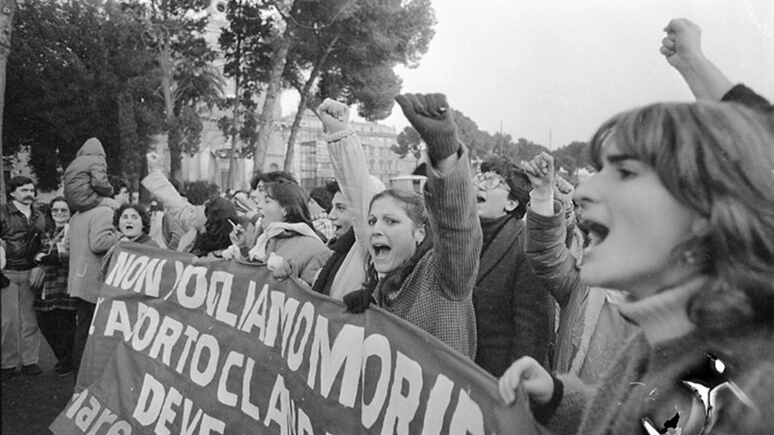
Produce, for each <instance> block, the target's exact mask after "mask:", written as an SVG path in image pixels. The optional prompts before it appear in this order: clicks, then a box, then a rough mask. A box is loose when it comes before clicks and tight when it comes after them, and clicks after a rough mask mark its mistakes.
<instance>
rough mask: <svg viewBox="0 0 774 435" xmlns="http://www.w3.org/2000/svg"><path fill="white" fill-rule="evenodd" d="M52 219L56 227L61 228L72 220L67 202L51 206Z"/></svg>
mask: <svg viewBox="0 0 774 435" xmlns="http://www.w3.org/2000/svg"><path fill="white" fill-rule="evenodd" d="M51 217H52V218H53V219H54V223H55V224H56V226H58V227H61V226H63V225H64V224H66V223H67V221H69V220H70V207H69V206H68V205H67V202H66V201H57V202H55V203H53V204H52V205H51Z"/></svg>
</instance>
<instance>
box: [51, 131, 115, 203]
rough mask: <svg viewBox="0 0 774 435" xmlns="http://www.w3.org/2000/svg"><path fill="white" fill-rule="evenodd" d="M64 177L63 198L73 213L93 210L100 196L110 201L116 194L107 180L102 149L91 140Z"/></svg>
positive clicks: (76, 156) (86, 143)
mask: <svg viewBox="0 0 774 435" xmlns="http://www.w3.org/2000/svg"><path fill="white" fill-rule="evenodd" d="M63 178H64V196H65V199H66V200H67V204H68V205H69V206H70V210H72V211H73V212H77V211H85V210H89V209H91V208H94V207H96V206H97V205H98V204H99V203H100V201H101V200H102V198H103V197H108V198H112V197H113V194H114V193H118V192H113V186H111V185H110V182H109V181H108V176H107V161H105V150H104V149H103V148H102V143H100V141H99V140H98V139H97V138H94V137H93V138H91V139H89V140H87V141H86V142H85V143H84V144H83V146H81V149H79V150H78V153H77V154H76V155H75V160H73V161H72V163H70V165H68V166H67V169H65V172H64V176H63Z"/></svg>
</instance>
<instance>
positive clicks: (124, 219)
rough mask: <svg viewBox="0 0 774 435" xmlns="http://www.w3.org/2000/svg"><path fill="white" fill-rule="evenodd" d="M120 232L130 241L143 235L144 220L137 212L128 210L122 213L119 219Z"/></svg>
mask: <svg viewBox="0 0 774 435" xmlns="http://www.w3.org/2000/svg"><path fill="white" fill-rule="evenodd" d="M118 231H120V232H121V234H123V235H124V236H125V237H128V238H130V239H133V238H135V237H137V236H139V235H140V234H142V218H141V217H140V214H139V213H137V210H135V209H133V208H127V209H126V210H124V211H123V212H122V213H121V216H119V217H118Z"/></svg>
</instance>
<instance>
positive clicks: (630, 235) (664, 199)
mask: <svg viewBox="0 0 774 435" xmlns="http://www.w3.org/2000/svg"><path fill="white" fill-rule="evenodd" d="M602 157H603V158H602V164H603V167H602V169H601V170H600V171H599V173H598V174H596V175H595V176H594V177H592V178H590V179H588V180H586V181H585V182H583V183H581V185H580V186H578V189H577V190H576V192H575V200H576V201H578V202H579V203H580V205H581V207H582V222H583V225H584V226H585V227H586V228H587V229H588V230H589V237H590V242H589V246H588V247H587V248H586V249H585V250H584V252H583V265H582V267H581V272H580V277H581V280H583V282H584V283H586V284H588V285H592V286H599V287H607V288H614V289H619V290H626V291H628V292H629V293H630V294H631V295H632V296H633V297H634V298H636V299H641V298H643V297H646V296H649V295H652V294H654V293H656V292H657V291H659V290H660V289H663V288H665V287H668V286H670V285H674V284H677V283H679V282H680V281H681V280H682V279H684V278H685V277H686V276H687V275H688V274H689V273H691V272H692V268H691V266H688V265H686V264H685V263H683V262H682V261H675V259H676V258H680V257H679V256H678V257H675V256H674V253H675V247H676V246H677V245H678V244H680V243H681V242H683V241H685V240H686V239H688V238H689V237H690V236H691V234H692V233H693V232H694V231H695V230H698V229H699V226H698V224H699V223H700V221H701V218H700V217H699V216H698V215H697V214H696V213H695V212H693V211H692V210H690V209H689V208H688V207H687V206H685V205H683V204H682V203H681V202H680V201H678V200H677V199H676V198H675V197H673V196H672V194H671V193H669V191H668V190H667V189H666V187H664V185H663V184H662V183H661V180H660V179H659V177H658V174H657V173H656V172H655V171H654V170H653V169H652V168H651V167H649V166H648V165H646V164H644V163H643V162H641V161H639V160H635V159H633V158H631V156H626V155H624V154H622V153H621V152H620V151H619V149H618V146H617V145H616V144H615V143H610V144H608V145H607V147H606V149H605V150H604V151H603V156H602Z"/></svg>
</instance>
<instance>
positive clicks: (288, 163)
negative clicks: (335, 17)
mask: <svg viewBox="0 0 774 435" xmlns="http://www.w3.org/2000/svg"><path fill="white" fill-rule="evenodd" d="M338 40H339V37H338V36H336V37H335V38H333V39H332V40H331V42H330V43H329V44H328V46H327V47H326V48H325V51H324V52H323V53H322V56H320V58H319V59H318V60H317V63H316V64H315V65H314V68H313V69H312V72H311V73H309V79H308V80H307V81H306V83H304V88H303V89H302V90H301V91H300V92H299V94H301V95H300V97H301V99H300V100H299V101H298V110H296V118H295V119H294V120H293V125H292V126H291V127H290V137H289V138H288V146H287V149H286V151H285V164H284V165H283V166H284V170H285V172H292V169H293V155H294V154H295V145H296V136H297V135H298V129H299V128H300V127H301V119H302V118H303V117H304V111H306V103H307V101H309V93H310V92H311V90H312V85H313V84H314V82H315V80H317V77H318V76H319V75H320V70H321V69H322V67H323V66H324V65H325V61H326V60H328V55H329V54H331V51H333V47H334V46H335V45H336V42H338Z"/></svg>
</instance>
